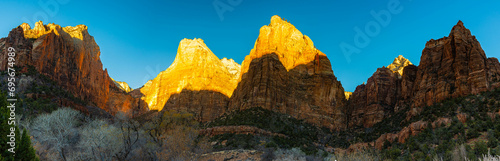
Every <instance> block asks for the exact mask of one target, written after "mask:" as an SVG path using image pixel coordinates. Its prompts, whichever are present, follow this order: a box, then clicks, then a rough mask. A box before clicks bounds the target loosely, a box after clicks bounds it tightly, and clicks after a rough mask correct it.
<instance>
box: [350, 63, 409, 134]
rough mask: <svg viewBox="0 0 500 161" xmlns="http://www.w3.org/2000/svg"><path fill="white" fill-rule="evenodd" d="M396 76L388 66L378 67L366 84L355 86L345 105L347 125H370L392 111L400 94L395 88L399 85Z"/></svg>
mask: <svg viewBox="0 0 500 161" xmlns="http://www.w3.org/2000/svg"><path fill="white" fill-rule="evenodd" d="M398 76H399V74H398V73H397V72H393V71H391V70H390V69H388V68H385V67H383V68H378V69H377V71H376V72H375V73H374V74H373V76H372V77H370V78H369V79H368V81H367V83H366V85H360V86H358V87H357V88H356V90H355V91H354V93H353V95H352V97H351V99H350V100H349V102H350V104H349V105H348V107H347V110H348V113H349V114H350V116H351V117H350V118H348V122H349V126H355V125H363V126H364V127H371V126H372V125H373V124H375V123H377V122H380V121H382V119H384V118H385V117H386V116H387V115H388V114H390V113H392V112H393V111H394V105H395V104H396V103H397V101H398V99H399V97H400V95H401V88H395V87H400V86H401V80H400V79H399V78H398Z"/></svg>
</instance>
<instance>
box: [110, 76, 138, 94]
mask: <svg viewBox="0 0 500 161" xmlns="http://www.w3.org/2000/svg"><path fill="white" fill-rule="evenodd" d="M111 80H113V83H115V85H116V87H118V88H120V90H122V91H124V92H126V93H129V92H132V90H133V89H132V88H130V86H129V85H128V83H127V82H120V81H116V80H115V79H113V78H111Z"/></svg>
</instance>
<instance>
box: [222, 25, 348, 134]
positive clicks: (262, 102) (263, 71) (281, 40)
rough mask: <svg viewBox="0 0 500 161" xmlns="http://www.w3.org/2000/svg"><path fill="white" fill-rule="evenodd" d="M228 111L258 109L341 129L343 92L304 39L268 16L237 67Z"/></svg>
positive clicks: (325, 63)
mask: <svg viewBox="0 0 500 161" xmlns="http://www.w3.org/2000/svg"><path fill="white" fill-rule="evenodd" d="M241 68H242V69H241V73H242V75H241V79H240V80H241V81H240V82H239V84H238V87H237V88H236V90H235V91H234V93H233V96H232V97H231V102H230V104H229V109H230V110H242V109H248V108H251V107H257V106H258V107H262V108H265V109H270V110H274V111H278V112H281V113H286V114H290V115H292V116H294V117H296V118H299V119H305V120H306V121H308V122H311V123H315V124H317V125H321V126H326V127H330V128H337V129H340V128H344V125H343V119H344V115H343V112H342V107H343V106H344V104H345V95H344V89H343V87H342V85H341V84H340V82H339V81H337V78H336V77H335V75H334V74H333V71H332V67H331V64H330V60H328V58H327V57H326V55H325V54H323V53H322V52H321V51H319V50H318V49H316V48H315V47H314V44H313V43H312V41H311V40H310V39H309V37H307V36H305V35H302V33H300V31H298V30H297V29H296V28H295V27H294V26H293V25H292V24H290V23H288V22H287V21H285V20H283V19H282V18H280V17H279V16H273V17H272V18H271V23H270V24H269V25H268V26H263V27H262V28H261V29H260V34H259V37H258V39H257V41H256V42H255V46H254V49H252V50H251V52H250V55H248V56H246V57H245V60H244V61H243V63H242V67H241Z"/></svg>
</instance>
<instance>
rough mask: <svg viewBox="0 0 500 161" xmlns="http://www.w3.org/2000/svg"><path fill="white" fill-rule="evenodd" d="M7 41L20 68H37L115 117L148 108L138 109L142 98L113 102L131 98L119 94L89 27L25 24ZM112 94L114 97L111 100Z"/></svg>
mask: <svg viewBox="0 0 500 161" xmlns="http://www.w3.org/2000/svg"><path fill="white" fill-rule="evenodd" d="M3 41H4V42H5V43H4V44H5V45H3V50H5V49H6V48H8V47H14V48H15V49H16V51H17V52H16V53H17V59H16V63H17V66H28V65H29V66H33V67H35V69H36V70H37V71H39V72H40V73H42V74H44V75H46V76H47V77H48V78H50V79H51V80H53V81H55V82H57V84H58V85H60V86H61V87H63V88H64V89H66V90H68V91H69V92H71V93H72V94H73V95H74V96H76V97H78V98H80V99H82V100H85V101H88V102H91V104H93V105H95V106H97V107H99V108H102V109H104V110H106V111H107V112H109V113H111V114H114V113H116V112H118V111H129V110H131V109H142V111H144V109H145V108H144V107H138V102H139V100H138V99H135V100H130V103H124V101H121V100H120V101H110V99H113V98H115V96H114V95H118V96H116V97H120V98H121V97H127V96H124V94H122V93H117V92H116V91H115V87H116V86H115V84H114V83H112V80H111V78H110V77H109V75H108V72H107V70H106V69H104V70H103V66H102V63H101V60H100V58H99V57H100V54H101V53H100V50H99V46H98V45H97V43H96V42H95V41H94V38H93V37H92V36H91V35H90V34H89V33H88V31H87V26H85V25H78V26H75V27H71V26H68V27H64V28H63V27H61V26H59V25H56V24H47V25H43V22H41V21H39V22H37V23H36V24H35V27H34V28H33V29H31V27H30V26H29V25H28V24H26V23H23V24H22V25H20V26H19V27H17V28H15V29H13V30H12V31H11V32H10V33H9V36H8V37H7V38H4V39H3ZM6 58H7V57H6V54H3V55H2V57H1V59H0V70H6V68H7V60H6ZM115 93H117V94H115ZM112 95H113V97H110V96H112ZM122 95H123V96H122ZM112 102H115V103H112ZM125 102H127V101H125ZM114 107H120V108H114Z"/></svg>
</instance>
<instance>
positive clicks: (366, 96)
mask: <svg viewBox="0 0 500 161" xmlns="http://www.w3.org/2000/svg"><path fill="white" fill-rule="evenodd" d="M498 87H500V64H499V62H498V60H497V59H496V58H487V57H486V55H485V53H484V51H483V50H482V48H481V45H480V44H479V42H478V41H477V39H476V38H475V37H474V36H472V34H471V32H470V31H469V30H468V29H467V28H465V27H464V25H463V23H462V22H461V21H459V22H458V23H457V24H456V25H455V26H454V27H453V28H452V30H451V33H450V34H449V36H448V37H444V38H441V39H438V40H430V41H428V42H427V44H426V45H425V48H424V50H423V51H422V56H421V58H420V64H419V66H418V67H416V66H414V65H411V62H410V61H408V60H407V59H404V57H402V56H398V57H397V58H396V59H395V60H394V62H393V63H392V64H390V65H389V66H388V67H387V68H379V69H378V70H377V71H376V72H375V73H374V74H373V76H372V77H370V78H369V79H368V82H367V84H366V85H359V86H358V87H357V88H356V91H355V92H354V93H353V94H352V97H351V98H350V99H349V102H348V106H347V109H346V111H347V115H348V116H350V117H349V118H348V119H347V122H348V125H349V126H358V125H363V126H364V127H371V126H373V125H374V124H375V123H377V122H380V121H381V120H382V119H384V118H385V117H386V116H389V115H391V114H392V113H393V112H395V111H398V110H399V109H400V108H401V107H403V106H409V107H412V108H415V109H414V110H410V113H409V115H408V116H409V117H411V116H413V115H416V114H418V112H419V111H421V110H422V107H425V106H430V105H432V104H434V103H437V102H441V101H443V100H445V99H447V98H454V97H460V96H466V95H469V94H478V93H480V92H484V91H487V90H492V89H495V88H498Z"/></svg>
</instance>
